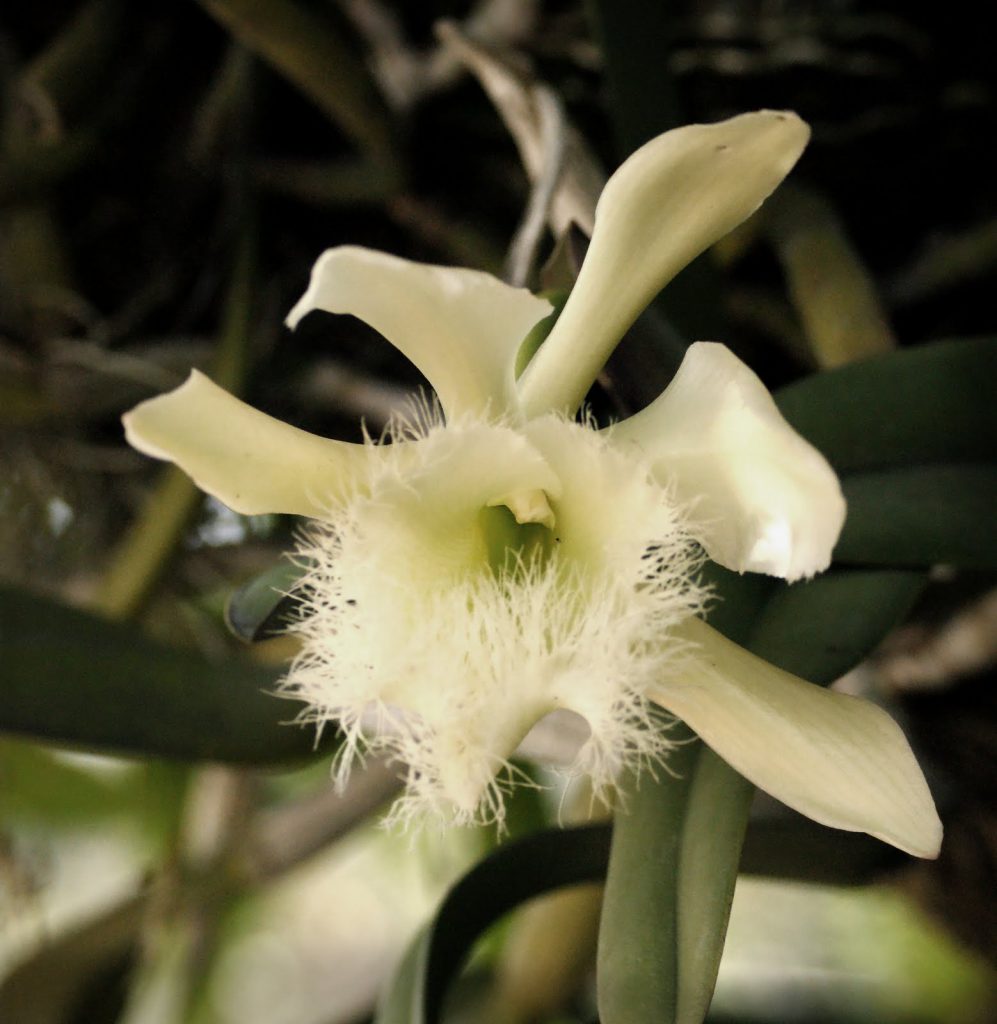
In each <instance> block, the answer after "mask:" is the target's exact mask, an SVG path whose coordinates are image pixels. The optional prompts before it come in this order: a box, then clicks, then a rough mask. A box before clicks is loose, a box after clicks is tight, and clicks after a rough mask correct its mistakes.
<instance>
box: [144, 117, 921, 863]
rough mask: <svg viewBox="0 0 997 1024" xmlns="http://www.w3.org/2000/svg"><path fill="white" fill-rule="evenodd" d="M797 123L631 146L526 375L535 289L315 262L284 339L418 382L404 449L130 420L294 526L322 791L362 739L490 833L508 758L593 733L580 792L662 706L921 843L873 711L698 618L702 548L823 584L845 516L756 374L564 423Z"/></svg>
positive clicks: (880, 831) (154, 403)
mask: <svg viewBox="0 0 997 1024" xmlns="http://www.w3.org/2000/svg"><path fill="white" fill-rule="evenodd" d="M808 134H809V132H808V129H807V127H806V125H805V124H804V123H803V122H802V121H801V120H800V119H799V118H798V117H796V116H795V115H793V114H789V113H776V112H771V111H762V112H759V113H754V114H746V115H742V116H740V117H736V118H733V119H732V120H729V121H725V122H723V123H720V124H713V125H693V126H690V127H685V128H680V129H678V130H676V131H671V132H668V133H667V134H665V135H662V136H660V137H659V138H657V139H655V140H653V141H652V142H650V143H648V144H647V145H646V146H644V147H643V148H642V149H640V150H639V151H638V152H637V153H635V154H634V155H633V156H632V157H631V158H630V159H629V160H627V161H626V163H624V164H623V166H622V167H621V168H620V169H619V170H618V171H617V172H616V174H614V175H613V177H612V178H611V180H610V181H609V183H608V185H607V186H606V189H605V191H604V192H603V195H602V197H601V199H600V201H599V205H598V208H597V211H596V222H595V231H594V235H593V238H592V243H591V246H590V248H589V251H588V255H587V257H586V260H585V264H584V266H583V268H582V271H581V274H580V276H579V278H578V281H577V284H576V286H575V288H574V290H573V291H572V293H571V296H570V298H569V300H568V302H567V305H566V306H565V308H564V310H563V312H562V313H561V316H560V318H559V319H558V321H557V323H556V325H555V326H554V328H553V330H552V332H551V333H550V335H549V336H548V337H547V339H546V341H545V342H544V343H543V345H542V346H541V347H540V349H539V351H538V352H537V353H536V354H535V355H534V356H533V358H532V360H531V361H530V362H529V365H528V366H527V368H526V369H525V371H524V372H523V373H522V374H521V375H519V377H518V378H517V375H516V371H515V367H516V361H517V354H518V353H519V350H520V347H521V343H522V341H523V338H524V336H525V335H526V334H527V333H528V332H529V330H530V329H531V328H532V327H533V326H534V325H535V324H536V323H537V322H538V321H539V320H541V319H542V318H543V317H545V316H547V315H548V313H549V311H550V307H549V305H548V303H547V302H546V301H544V300H543V299H540V298H537V297H535V296H533V295H531V294H529V293H528V292H526V291H524V290H521V289H516V288H511V287H509V286H507V285H505V284H503V283H502V282H500V281H498V280H496V279H495V278H493V277H490V276H489V275H487V274H483V273H479V272H475V271H471V270H463V269H454V268H449V267H437V266H425V265H421V264H417V263H410V262H408V261H406V260H402V259H398V258H395V257H393V256H388V255H384V254H382V253H378V252H372V251H369V250H365V249H360V248H353V247H343V248H337V249H331V250H329V251H328V252H326V253H325V254H324V255H323V256H322V257H321V258H320V259H319V261H318V263H317V264H316V266H315V269H314V271H313V273H312V279H311V283H310V285H309V287H308V290H307V291H306V293H305V295H304V297H303V298H302V299H301V301H300V302H299V303H298V304H297V305H296V306H295V308H294V309H293V310H292V312H291V315H290V317H289V318H288V323H289V324H290V326H292V327H293V326H295V325H296V324H297V323H298V322H299V321H300V320H301V319H302V318H303V317H304V316H305V315H306V314H307V313H309V312H310V311H311V310H314V309H322V310H327V311H330V312H335V313H351V314H353V315H354V316H357V317H359V318H360V319H362V320H365V321H366V322H367V323H368V324H370V325H371V326H372V327H374V328H376V329H377V330H378V331H379V332H380V333H381V334H382V335H384V336H385V337H386V338H387V339H388V340H389V341H390V342H392V343H393V344H394V345H395V346H396V347H397V348H398V349H399V350H400V351H401V352H403V353H404V354H405V355H406V356H407V357H408V358H409V359H411V361H412V362H413V363H414V364H415V365H416V367H418V369H420V370H421V371H422V372H423V374H424V375H425V376H426V378H427V379H428V380H429V382H430V383H431V384H432V386H433V388H434V389H435V391H436V395H437V397H438V400H439V404H440V407H441V409H442V414H443V418H440V417H439V416H437V417H435V419H434V418H432V417H430V419H429V421H425V418H423V420H422V421H420V422H416V423H414V424H412V423H410V424H408V425H406V426H398V427H396V429H395V433H394V436H393V437H392V438H391V440H392V441H393V442H394V443H391V444H377V443H366V444H362V445H361V444H348V443H344V442H340V441H332V440H327V439H324V438H320V437H316V436H313V435H311V434H308V433H305V432H303V431H301V430H297V429H295V428H294V427H291V426H288V425H286V424H283V423H280V422H278V421H277V420H274V419H271V418H270V417H269V416H266V415H264V414H262V413H260V412H257V411H255V410H254V409H252V408H250V407H249V406H247V405H245V404H243V403H242V402H240V401H238V400H237V399H235V398H233V397H232V396H230V395H228V394H227V393H226V392H224V391H222V390H221V389H220V388H218V387H216V386H215V385H214V384H212V383H211V382H210V381H209V380H208V379H207V378H206V377H204V376H202V375H201V374H199V373H196V372H195V373H192V374H191V376H190V378H189V380H188V381H187V382H186V383H185V384H183V385H182V386H181V387H180V388H178V389H177V390H176V391H174V392H172V393H170V394H168V395H165V396H162V397H159V398H156V399H153V400H151V401H148V402H144V403H142V404H141V405H139V406H138V407H137V408H135V409H134V410H133V411H132V412H131V413H129V414H128V415H127V416H126V417H125V426H126V430H127V436H128V439H129V441H130V442H131V443H132V444H133V445H134V446H135V447H137V448H139V449H140V450H141V451H143V452H146V453H147V454H149V455H152V456H155V457H157V458H162V459H168V460H171V461H172V462H174V463H176V464H177V465H178V466H180V467H181V468H182V469H184V470H185V471H186V472H187V473H189V474H190V476H191V477H193V479H194V480H195V482H196V483H197V484H198V485H199V486H200V487H201V488H202V489H204V490H205V491H207V492H208V493H209V494H212V495H214V496H215V497H216V498H218V499H220V500H221V501H223V502H225V503H226V504H227V505H229V506H230V507H231V508H233V509H235V510H236V511H237V512H242V513H247V514H252V513H262V512H283V513H295V514H298V515H302V516H308V517H310V519H311V520H313V525H312V526H311V527H309V529H308V530H307V532H306V539H305V540H304V541H303V542H302V545H301V547H300V550H299V554H300V555H301V557H302V559H303V561H305V562H306V563H307V564H308V565H309V566H310V567H311V568H310V569H309V570H308V572H307V574H306V576H305V578H304V580H303V583H302V585H301V588H300V590H299V595H300V596H301V598H302V602H303V607H304V611H303V614H302V618H301V621H300V623H299V624H298V626H297V629H296V631H297V633H298V635H299V636H300V637H301V639H302V640H303V647H302V650H301V653H300V655H299V656H298V657H297V659H296V660H295V661H294V663H293V665H292V667H291V669H290V671H289V674H288V676H287V678H286V680H285V682H284V684H283V689H284V691H285V692H287V693H288V694H291V695H294V696H296V697H299V698H301V699H302V700H304V701H305V702H307V704H308V706H309V707H310V709H311V710H310V713H309V716H310V717H311V718H312V719H313V720H314V721H316V722H319V723H322V722H325V721H335V722H336V723H338V725H339V726H340V727H341V729H342V730H343V732H344V734H345V737H346V745H345V753H344V755H343V757H342V758H341V760H340V762H339V765H338V772H339V775H340V778H342V777H344V776H345V773H347V772H348V771H349V767H350V762H351V761H352V760H353V759H354V757H355V756H356V755H357V754H358V753H359V752H361V751H362V750H364V749H368V748H374V749H381V750H386V751H388V752H390V753H392V754H394V755H395V756H396V757H397V758H399V759H400V760H401V761H403V762H404V763H405V764H406V765H407V766H408V767H407V783H408V784H407V788H406V793H405V795H404V796H403V797H402V798H401V802H400V804H399V805H397V808H396V813H399V814H402V815H406V814H408V813H410V812H413V811H415V810H421V809H425V808H433V809H435V810H436V811H438V812H440V813H441V814H443V815H444V816H445V817H446V818H448V819H451V820H456V821H458V822H467V821H472V820H488V819H491V820H495V819H499V820H501V815H502V788H503V785H504V784H505V782H507V781H508V780H509V779H510V778H511V772H512V769H511V767H510V765H509V757H510V755H511V754H512V752H513V751H514V750H515V749H516V747H517V746H518V745H519V743H520V741H521V740H522V739H523V737H524V736H525V735H526V733H527V732H529V730H530V729H531V728H532V727H533V725H534V724H535V723H536V722H537V721H538V720H539V719H541V718H542V717H544V716H545V715H546V714H547V713H548V712H551V711H553V710H556V709H568V710H570V711H573V712H576V713H577V714H578V715H581V716H582V717H583V718H584V719H585V720H586V722H587V723H588V728H589V736H588V739H587V741H586V742H585V744H584V746H583V747H582V749H581V751H580V752H579V754H578V759H577V763H576V768H577V769H578V770H581V771H585V772H588V773H589V774H590V775H591V778H592V781H593V783H594V785H595V787H596V789H597V790H599V789H602V788H604V787H606V786H609V785H611V784H612V783H613V781H614V779H616V778H617V776H618V774H619V772H620V770H621V769H622V768H623V767H626V766H638V765H640V764H645V763H647V762H648V760H649V759H660V758H662V757H664V756H665V755H666V754H667V747H668V740H667V732H663V731H662V729H661V728H660V727H658V725H657V723H655V722H654V721H652V719H653V718H655V717H656V716H657V713H658V711H657V709H658V708H663V709H666V710H667V711H670V712H672V713H674V714H675V715H677V716H680V717H681V718H682V719H684V720H685V721H686V722H687V723H688V724H689V725H690V726H691V727H692V728H693V729H694V730H695V731H696V732H697V733H698V734H699V735H700V736H701V737H702V738H703V740H704V741H705V742H706V743H708V744H709V745H710V746H711V747H713V748H714V750H716V752H717V753H718V754H719V755H720V756H721V757H723V758H724V759H726V760H727V761H728V762H729V763H730V764H731V765H732V766H733V767H734V768H736V769H737V770H738V771H739V772H741V773H742V774H743V775H745V776H746V777H747V778H748V779H750V780H752V781H753V782H755V783H757V784H758V785H759V786H760V787H762V788H763V789H765V790H767V791H768V792H769V793H771V794H772V795H773V796H775V797H777V798H779V799H780V800H782V801H784V802H785V803H787V804H789V805H790V806H791V807H794V808H796V809H797V810H799V811H802V812H803V813H804V814H806V815H809V816H810V817H811V818H814V819H816V820H817V821H820V822H823V823H824V824H827V825H832V826H836V827H838V828H843V829H850V830H860V831H866V832H869V833H871V834H872V835H875V836H878V837H880V838H881V839H884V840H886V841H887V842H890V843H893V844H894V845H896V846H898V847H900V848H901V849H903V850H907V851H909V852H910V853H913V854H916V855H919V856H934V855H935V854H936V853H937V850H938V847H939V843H940V839H941V825H940V823H939V821H938V818H937V815H936V813H935V809H934V805H933V803H932V799H931V795H930V793H929V791H928V788H927V786H926V784H925V781H924V778H923V776H922V774H921V771H920V769H919V768H918V765H917V763H916V761H915V759H914V756H913V754H912V753H911V750H910V748H909V746H908V744H907V742H906V740H905V739H904V736H903V734H902V733H901V731H900V729H899V728H898V727H897V726H896V724H895V723H894V722H893V721H892V720H891V719H890V718H889V717H888V716H887V715H886V714H885V713H884V712H882V711H881V710H879V709H877V708H876V707H874V706H873V705H871V704H869V703H866V702H864V701H861V700H858V699H855V698H853V697H849V696H844V695H842V694H838V693H835V692H832V691H829V690H826V689H822V688H820V687H817V686H814V685H812V684H810V683H807V682H804V681H803V680H800V679H797V678H795V677H793V676H791V675H789V674H787V673H785V672H782V671H780V670H779V669H777V668H775V667H773V666H772V665H769V664H767V663H766V662H764V661H762V660H760V659H758V658H756V657H754V656H753V655H751V654H749V653H748V652H746V651H744V650H742V649H741V648H739V647H737V646H736V645H735V644H732V643H730V642H729V641H727V640H726V639H724V638H723V637H722V636H720V635H719V634H718V633H716V632H715V631H713V630H712V629H711V628H710V627H709V626H707V625H706V624H705V623H704V622H703V621H702V620H701V619H700V618H699V617H698V613H700V612H701V611H702V609H703V603H704V599H705V597H706V596H707V595H706V594H705V593H704V589H703V587H702V586H701V584H700V583H699V582H698V580H697V574H696V569H697V567H698V565H699V562H700V559H701V554H700V553H701V551H703V550H705V552H706V553H707V554H708V555H709V557H711V558H713V559H715V560H716V561H717V562H719V563H721V564H722V565H724V566H727V567H728V568H731V569H734V570H736V571H739V572H744V571H754V572H765V573H770V574H773V575H776V576H780V577H783V578H785V579H787V580H794V579H798V578H801V577H805V576H810V575H812V574H813V573H815V572H819V571H820V570H822V569H824V568H826V567H827V565H828V563H829V561H830V557H831V549H832V547H833V545H834V543H835V541H836V539H837V537H838V533H839V531H840V528H841V524H842V522H843V519H844V514H845V507H844V501H843V499H842V496H841V491H840V488H839V486H838V481H837V479H836V477H835V475H834V473H833V471H832V470H831V469H830V467H829V466H828V465H827V463H826V462H825V460H824V459H823V458H822V457H821V455H820V454H819V453H818V452H817V451H815V450H814V449H813V448H812V447H811V446H810V445H809V444H807V443H806V442H805V441H804V440H803V439H802V438H801V437H799V436H798V435H797V434H795V433H794V432H793V430H792V429H791V428H790V427H789V426H788V424H787V423H786V422H785V421H784V420H783V419H782V417H781V416H780V414H779V412H778V411H777V409H776V406H775V404H774V402H773V401H772V398H771V396H770V395H769V394H768V392H767V391H766V389H765V387H764V386H763V384H762V383H761V382H760V381H759V379H758V378H757V377H756V376H755V375H754V374H753V373H752V372H751V370H749V369H748V368H747V367H746V366H744V365H743V364H742V363H741V362H740V361H739V360H738V359H737V358H735V357H734V356H733V355H732V354H731V353H730V352H729V351H728V350H727V349H726V348H724V347H723V346H721V345H717V344H705V343H699V344H695V345H693V346H692V347H691V348H690V349H689V351H688V354H687V356H686V358H685V361H684V362H683V363H682V366H681V368H680V369H679V371H678V373H677V375H676V377H675V379H674V380H673V381H672V383H671V384H670V385H669V387H668V388H667V389H666V390H665V392H664V393H663V394H662V395H661V397H660V398H658V399H657V401H655V402H654V403H653V404H652V405H650V406H649V407H648V408H647V409H644V410H643V411H642V412H640V413H638V414H637V415H635V416H633V417H631V418H630V419H628V420H626V421H624V422H622V423H619V424H617V425H615V426H613V427H611V428H609V429H606V430H597V429H594V427H593V426H592V425H591V423H587V422H576V421H575V420H574V419H573V417H574V414H575V413H576V411H577V410H578V408H579V406H580V405H581V403H582V401H583V399H584V396H585V394H586V392H587V391H588V389H589V387H590V386H591V384H592V382H593V380H594V379H595V376H596V374H597V373H598V371H599V370H600V368H601V367H602V365H603V363H604V362H605V360H606V358H607V357H608V355H609V354H610V352H611V351H612V349H613V347H614V346H615V345H616V343H617V342H618V341H619V339H620V337H621V336H622V335H623V333H624V332H625V331H626V329H627V328H628V327H629V325H630V324H631V323H632V322H633V320H634V319H635V318H636V316H637V315H638V314H639V313H640V311H641V309H642V308H643V307H644V306H645V305H646V304H647V303H648V302H649V301H650V299H651V298H652V297H653V296H654V295H655V294H656V293H657V291H658V290H659V289H660V288H661V287H662V286H663V285H664V284H665V283H666V282H667V281H668V280H669V279H670V278H671V277H673V276H674V275H675V274H676V273H677V272H678V271H679V270H680V269H681V268H682V267H683V266H684V265H685V264H686V263H688V262H689V261H690V260H691V259H693V258H694V257H695V256H696V255H698V254H699V253H700V252H702V251H703V250H704V249H706V248H707V247H708V246H710V245H711V244H712V243H713V242H714V241H716V240H717V239H718V238H720V237H721V236H722V235H724V234H725V233H726V232H728V231H729V230H730V229H731V228H732V227H734V226H735V225H736V224H738V223H739V222H740V221H742V220H743V219H744V218H745V217H747V216H748V215H749V214H751V213H752V212H753V211H754V210H755V209H756V208H757V207H758V206H759V205H760V204H761V203H762V201H763V200H764V199H765V198H766V197H767V196H768V195H769V194H770V193H771V192H772V191H773V189H775V187H776V186H777V185H778V183H779V182H780V181H781V180H782V178H783V177H784V176H785V175H786V174H787V173H788V171H789V170H790V168H791V167H792V166H793V164H794V163H795V162H796V160H797V159H798V157H799V155H800V153H801V152H802V150H803V148H804V146H805V144H806V141H807V138H808ZM372 721H373V723H374V728H373V730H372V729H371V723H372Z"/></svg>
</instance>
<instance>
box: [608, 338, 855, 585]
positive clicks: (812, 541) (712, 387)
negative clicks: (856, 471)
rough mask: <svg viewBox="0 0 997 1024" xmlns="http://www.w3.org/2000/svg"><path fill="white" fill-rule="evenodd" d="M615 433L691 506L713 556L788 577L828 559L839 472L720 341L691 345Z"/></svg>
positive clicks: (836, 520) (834, 535) (697, 531)
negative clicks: (663, 384)
mask: <svg viewBox="0 0 997 1024" xmlns="http://www.w3.org/2000/svg"><path fill="white" fill-rule="evenodd" d="M611 429H612V432H611V436H612V438H613V439H614V440H615V441H616V442H617V443H618V444H627V443H631V442H632V443H635V444H636V445H637V446H638V447H639V448H640V449H641V450H642V451H643V452H644V453H645V454H646V455H647V456H648V457H649V458H650V459H651V460H652V463H653V466H654V472H655V475H656V476H657V478H658V480H659V481H660V482H661V483H662V484H663V485H665V486H668V487H673V488H674V490H675V496H676V497H677V498H678V499H679V500H680V501H684V502H687V503H689V504H690V505H691V507H692V517H693V522H692V524H691V529H692V531H693V534H694V535H695V536H696V538H697V540H699V541H700V543H701V544H702V545H703V546H704V547H705V548H706V551H707V553H708V554H709V556H710V557H711V558H712V559H713V560H714V561H716V562H719V563H720V564H721V565H724V566H726V567H727V568H728V569H734V570H736V571H737V572H746V571H748V572H765V573H769V574H770V575H772V576H781V577H783V578H785V579H788V580H795V579H799V578H800V577H801V576H811V575H813V573H815V572H819V571H821V570H823V569H826V568H827V566H828V565H829V564H830V561H831V550H832V548H833V547H834V544H835V542H836V541H837V539H838V534H839V533H840V532H841V525H842V523H843V522H844V518H845V500H844V498H843V497H842V495H841V487H840V486H839V484H838V478H837V477H836V476H835V474H834V471H833V470H832V469H831V467H830V466H829V465H828V464H827V462H826V461H825V459H824V457H823V456H822V455H821V454H820V453H819V452H818V451H817V450H816V449H815V448H813V447H812V446H811V445H810V444H808V443H807V442H806V441H804V440H803V438H802V437H800V435H799V434H797V433H796V432H795V431H794V430H793V428H792V427H790V425H789V424H788V423H787V422H786V421H785V420H784V419H783V417H782V414H781V413H780V412H779V410H778V409H777V408H776V404H775V402H774V401H773V400H772V396H771V395H770V394H769V393H768V391H767V390H766V388H765V385H764V384H763V383H762V382H761V381H760V380H759V379H758V377H757V376H755V374H754V373H753V372H752V371H751V370H750V369H748V367H747V366H745V365H744V363H742V362H741V360H740V359H738V358H737V356H735V355H734V354H733V353H732V352H730V351H729V350H728V349H727V348H725V347H724V346H723V345H717V344H713V343H708V342H698V343H696V344H695V345H692V346H690V347H689V350H688V352H687V353H686V356H685V359H684V360H683V361H682V365H681V366H680V367H679V370H678V373H677V374H676V375H675V377H674V379H673V380H672V382H671V384H669V385H668V387H667V388H666V389H665V391H664V392H663V393H662V394H661V396H660V397H659V398H657V399H656V400H655V401H654V402H652V403H651V404H650V405H649V406H648V407H647V408H646V409H644V410H642V411H641V412H639V413H637V414H636V415H635V416H631V417H630V418H629V419H627V420H624V421H623V422H622V423H619V424H617V425H616V426H614V427H613V428H611Z"/></svg>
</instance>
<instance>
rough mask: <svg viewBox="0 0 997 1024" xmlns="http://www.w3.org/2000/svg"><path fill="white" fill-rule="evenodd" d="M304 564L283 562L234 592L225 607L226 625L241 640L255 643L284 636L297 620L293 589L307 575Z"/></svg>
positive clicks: (300, 562) (284, 560)
mask: <svg viewBox="0 0 997 1024" xmlns="http://www.w3.org/2000/svg"><path fill="white" fill-rule="evenodd" d="M306 571H307V567H306V565H305V563H304V562H303V561H291V560H290V559H287V558H285V559H283V560H281V562H279V563H278V564H277V565H275V566H274V567H273V568H272V569H268V570H267V571H266V572H264V573H261V574H260V575H259V576H256V577H255V578H253V579H251V580H250V581H249V582H248V583H244V584H243V585H242V586H241V587H239V589H238V590H234V591H233V592H232V594H231V595H230V596H229V599H228V601H227V602H226V605H225V624H226V625H227V626H228V628H229V629H230V630H231V631H232V632H233V633H234V634H235V635H236V636H237V637H239V639H240V640H245V641H246V642H247V643H256V642H257V641H259V640H267V639H269V638H270V637H274V636H279V635H280V634H282V633H284V632H285V631H286V629H287V627H288V625H289V624H290V622H291V621H293V618H294V609H295V606H296V601H295V599H294V597H293V596H292V595H291V593H290V590H291V588H292V587H293V586H294V584H295V583H297V582H298V580H299V579H301V577H302V576H303V575H304V574H305V572H306Z"/></svg>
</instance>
